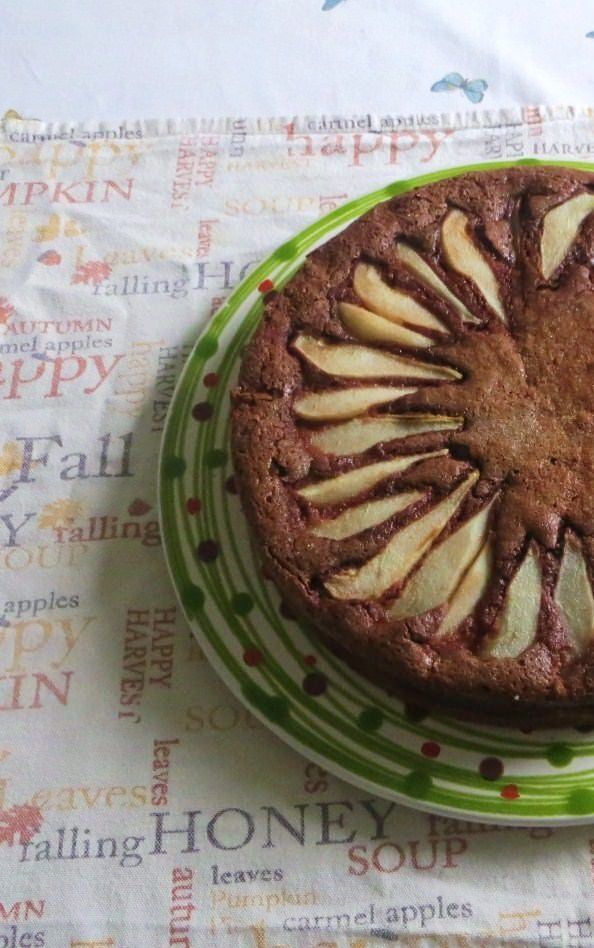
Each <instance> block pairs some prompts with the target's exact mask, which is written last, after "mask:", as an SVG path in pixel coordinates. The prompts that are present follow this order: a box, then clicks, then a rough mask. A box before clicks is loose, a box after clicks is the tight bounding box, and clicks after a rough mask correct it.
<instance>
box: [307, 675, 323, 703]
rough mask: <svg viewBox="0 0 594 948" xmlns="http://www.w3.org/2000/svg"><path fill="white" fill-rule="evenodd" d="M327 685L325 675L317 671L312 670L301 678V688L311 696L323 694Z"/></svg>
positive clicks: (315, 696)
mask: <svg viewBox="0 0 594 948" xmlns="http://www.w3.org/2000/svg"><path fill="white" fill-rule="evenodd" d="M327 687H328V682H327V681H326V676H325V675H320V674H319V672H312V673H311V675H306V676H305V678H304V679H303V690H304V691H305V692H306V693H307V694H308V695H311V696H312V697H313V698H317V697H319V695H323V694H324V692H325V690H326V688H327Z"/></svg>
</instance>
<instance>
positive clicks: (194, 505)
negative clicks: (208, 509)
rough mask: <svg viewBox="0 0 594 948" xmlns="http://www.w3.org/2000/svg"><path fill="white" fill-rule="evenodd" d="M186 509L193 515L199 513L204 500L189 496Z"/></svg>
mask: <svg viewBox="0 0 594 948" xmlns="http://www.w3.org/2000/svg"><path fill="white" fill-rule="evenodd" d="M186 510H187V511H188V513H189V514H191V515H192V516H194V514H199V513H200V511H201V510H202V502H201V501H200V500H198V498H197V497H189V498H188V500H186Z"/></svg>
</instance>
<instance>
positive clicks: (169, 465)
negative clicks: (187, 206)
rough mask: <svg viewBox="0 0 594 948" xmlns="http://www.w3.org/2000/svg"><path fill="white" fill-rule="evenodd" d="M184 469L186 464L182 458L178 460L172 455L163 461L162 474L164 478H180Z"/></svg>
mask: <svg viewBox="0 0 594 948" xmlns="http://www.w3.org/2000/svg"><path fill="white" fill-rule="evenodd" d="M185 469H186V462H185V461H184V459H183V458H178V457H176V456H175V455H174V454H172V455H170V456H169V457H168V458H165V460H164V461H163V474H164V475H165V477H181V476H182V474H183V473H184V471H185Z"/></svg>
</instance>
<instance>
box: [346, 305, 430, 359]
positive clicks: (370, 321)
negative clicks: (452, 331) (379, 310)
mask: <svg viewBox="0 0 594 948" xmlns="http://www.w3.org/2000/svg"><path fill="white" fill-rule="evenodd" d="M338 312H339V314H340V318H341V319H342V322H343V325H344V326H345V327H346V328H347V329H348V331H349V332H350V333H351V335H352V336H356V338H357V339H362V340H363V342H379V343H385V344H387V345H391V346H409V347H412V348H413V349H427V348H429V346H432V345H433V340H432V339H429V337H428V336H422V335H421V334H420V333H418V332H413V330H412V329H407V328H406V326H401V325H400V323H393V322H390V320H389V319H384V317H383V316H376V314H375V313H372V312H370V311H369V310H368V309H364V308H363V307H362V306H355V305H354V303H340V305H339V307H338Z"/></svg>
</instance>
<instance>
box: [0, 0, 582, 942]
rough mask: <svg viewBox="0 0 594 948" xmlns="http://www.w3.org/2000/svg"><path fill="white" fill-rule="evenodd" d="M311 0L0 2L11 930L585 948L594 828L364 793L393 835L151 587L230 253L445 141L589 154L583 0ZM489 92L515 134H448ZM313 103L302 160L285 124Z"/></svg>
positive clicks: (5, 732)
mask: <svg viewBox="0 0 594 948" xmlns="http://www.w3.org/2000/svg"><path fill="white" fill-rule="evenodd" d="M322 3H323V0H296V2H281V0H258V2H253V3H250V4H245V3H238V2H237V0H217V2H212V3H208V4H207V3H204V2H198V3H196V2H193V3H190V2H180V0H177V2H171V3H168V4H161V3H159V4H157V3H155V2H145V3H142V4H140V3H134V2H129V3H126V4H120V3H116V2H115V0H106V2H102V3H89V2H74V0H69V2H61V3H60V4H55V5H52V6H51V7H48V6H47V4H46V5H42V4H41V3H38V2H35V0H28V2H24V3H22V4H18V5H17V4H8V3H4V4H3V5H2V6H3V16H2V29H1V30H0V49H1V56H0V62H2V79H3V81H2V84H1V85H0V89H1V90H2V93H1V94H2V103H1V110H2V111H6V110H8V109H14V110H16V111H17V112H18V113H20V114H21V115H24V116H26V117H27V118H29V119H31V118H34V119H38V120H40V121H28V122H22V121H19V120H8V121H6V122H5V125H4V129H3V132H2V134H1V135H0V363H1V366H0V404H1V405H2V426H1V427H0V723H1V731H0V948H9V946H10V948H32V946H35V948H43V946H47V948H166V946H168V945H182V946H184V945H185V946H204V948H211V946H225V948H234V946H240V948H244V946H246V948H289V946H291V948H293V946H295V948H371V946H376V945H381V944H384V943H387V942H389V941H396V942H397V943H398V944H399V945H406V946H419V948H423V946H446V948H447V946H467V948H474V946H477V945H486V946H489V948H491V946H499V945H506V946H516V945H517V946H520V945H526V944H530V945H534V946H541V948H588V946H593V945H594V923H593V919H592V916H593V915H594V912H593V909H592V905H593V902H592V894H593V889H592V885H593V883H592V878H593V876H592V859H593V855H592V854H593V853H594V838H591V837H594V830H592V831H590V830H589V829H587V828H586V829H584V828H581V829H557V830H555V831H552V830H549V829H532V830H504V829H501V828H498V827H493V826H490V827H486V826H480V825H477V824H470V823H466V822H464V821H457V820H448V819H444V818H440V817H432V816H427V815H424V814H418V813H415V812H413V811H412V810H408V809H406V808H404V807H400V806H393V807H392V806H390V805H389V804H386V803H385V802H382V801H376V806H377V807H380V808H385V810H386V820H385V825H384V826H383V828H382V831H381V832H380V831H379V830H378V827H377V825H375V826H374V824H373V822H372V821H370V819H369V811H368V810H366V809H365V807H364V806H363V805H362V802H361V801H363V800H365V799H366V798H367V795H366V794H364V793H362V792H360V791H358V790H356V789H354V788H352V787H349V786H347V785H346V784H344V783H341V782H340V781H338V780H336V779H334V778H333V777H332V776H330V775H328V774H327V773H326V772H325V771H324V770H322V769H320V768H319V767H317V766H316V765H313V764H311V763H308V762H307V761H306V760H304V759H302V758H301V757H299V756H298V755H297V754H295V753H294V752H293V751H291V750H290V749H288V748H287V747H285V746H284V745H283V744H282V743H281V742H280V741H278V740H277V739H275V738H273V737H272V736H271V735H269V734H268V732H267V731H266V730H265V729H264V728H263V727H262V726H261V725H259V724H258V722H256V721H255V720H254V719H253V718H252V717H251V715H250V714H249V713H248V712H247V711H246V710H245V709H244V708H242V707H241V706H239V705H238V704H237V702H236V701H235V700H234V699H233V698H232V697H231V696H230V694H229V693H228V691H227V690H226V688H225V687H224V686H223V685H222V684H221V682H220V681H219V680H218V678H217V676H216V675H215V674H214V672H212V671H211V669H210V668H209V666H208V665H207V663H206V662H205V660H204V656H203V655H202V653H201V651H200V649H199V647H198V646H197V645H196V643H194V642H193V640H192V639H191V637H190V636H189V634H188V628H187V626H186V624H185V621H184V619H183V617H182V615H181V612H180V609H179V608H178V607H177V605H176V601H175V596H174V594H173V591H172V589H171V585H170V583H169V581H168V578H167V575H166V571H165V567H164V562H163V556H162V551H161V548H160V544H159V537H158V527H157V524H156V509H155V508H156V485H155V474H156V459H157V452H158V447H159V441H160V436H161V430H162V417H163V409H164V407H166V404H167V402H168V399H169V397H170V395H171V390H172V385H173V381H174V378H175V376H176V375H177V373H178V372H179V370H180V369H181V366H182V364H183V361H184V358H185V356H186V354H187V352H188V346H189V344H190V343H191V342H192V341H193V340H194V339H195V338H196V336H197V334H198V332H199V331H200V330H201V328H203V327H204V325H205V324H206V322H207V320H208V318H209V316H210V315H211V313H212V312H213V310H214V309H215V308H216V307H217V306H218V305H220V303H221V301H222V299H223V298H224V297H225V295H226V294H227V293H228V292H229V290H230V289H231V288H232V287H233V286H234V285H236V283H237V282H238V280H239V277H240V273H241V272H242V269H243V268H245V267H246V266H249V265H251V264H253V263H254V262H256V261H257V260H258V259H261V258H262V257H263V256H265V255H266V254H267V253H269V252H270V251H271V250H272V249H273V248H274V247H275V246H277V245H278V244H280V243H281V242H283V241H284V240H286V239H288V238H289V237H290V236H291V235H292V234H293V233H295V232H296V231H297V230H299V229H301V228H302V227H304V226H306V224H308V223H309V222H311V221H312V220H313V219H314V218H315V217H316V216H318V215H319V214H321V213H324V212H325V211H326V210H328V209H329V208H330V207H331V206H334V205H335V204H337V203H340V202H342V201H346V200H348V199H349V198H352V197H355V196H357V195H359V194H364V193H365V192H367V191H370V190H372V189H373V188H375V187H379V186H381V185H383V184H386V183H387V182H389V181H391V180H393V179H394V178H396V177H399V176H406V177H408V176H411V175H412V174H416V173H420V172H421V171H429V170H432V169H434V168H438V167H444V166H447V164H448V161H449V162H450V163H452V155H455V156H456V161H455V162H454V163H461V162H462V160H463V156H466V157H467V159H468V160H469V161H481V160H482V161H484V160H489V159H495V158H503V159H505V158H515V157H518V155H519V154H527V155H534V154H537V153H538V147H540V145H541V144H542V142H544V141H546V142H548V143H549V145H550V146H553V147H554V151H553V155H554V156H555V157H563V156H564V155H567V157H575V145H576V143H578V144H579V145H580V149H581V150H580V152H579V154H580V156H581V157H584V154H589V153H590V152H591V151H592V150H594V137H593V136H592V118H591V115H592V113H591V112H590V110H588V109H587V108H584V109H580V108H578V107H579V106H581V105H584V106H585V105H586V104H587V102H588V101H589V100H591V99H592V98H593V95H592V93H593V91H594V90H593V89H592V88H591V84H592V81H593V78H592V77H594V40H593V39H592V38H589V37H587V36H586V34H587V33H588V32H589V31H590V29H594V10H592V9H590V8H589V5H587V4H585V3H581V4H580V3H569V4H564V5H563V6H560V5H559V4H557V3H553V2H523V3H521V4H520V3H517V2H515V3H512V2H511V0H502V2H500V3H499V4H498V5H497V8H496V9H494V5H487V4H484V3H475V4H474V5H468V4H455V3H450V4H445V3H442V2H436V0H434V2H429V0H423V2H419V3H415V4H412V3H396V2H395V0H383V2H380V0H342V2H340V3H336V4H334V5H333V4H331V3H328V0H327V2H326V4H325V6H327V7H328V9H325V10H324V9H322ZM452 73H460V80H459V81H458V80H454V81H453V88H452V90H451V91H449V92H448V91H431V87H432V86H433V85H434V84H435V83H436V82H438V81H439V80H441V79H443V77H444V76H446V75H449V74H452ZM477 80H482V83H477ZM480 94H482V95H483V99H482V102H481V103H480V107H481V108H485V109H487V110H489V114H488V115H486V117H485V115H484V114H482V115H481V116H480V117H478V119H477V120H476V124H477V125H481V124H486V125H488V124H489V123H490V124H499V125H500V126H501V124H502V123H503V124H505V122H506V121H510V122H513V123H515V124H514V128H513V130H512V131H510V132H509V133H508V132H506V129H505V127H498V128H492V129H486V128H483V130H482V131H480V132H477V133H476V134H474V135H470V136H468V139H465V138H464V136H460V138H459V139H458V137H456V136H457V133H456V134H454V135H452V136H451V141H452V142H458V140H459V141H460V144H459V145H458V144H454V145H451V142H450V137H448V135H445V134H444V132H445V130H448V129H451V128H452V127H454V126H457V127H460V125H463V124H465V121H466V119H464V117H463V116H464V113H466V112H467V111H468V110H470V109H473V108H475V105H474V104H473V103H472V101H471V99H472V98H473V97H474V98H478V96H479V95H480ZM547 100H548V101H550V102H557V103H558V102H566V103H572V104H573V106H575V108H574V109H572V108H569V109H565V110H561V111H558V112H553V111H547V109H542V108H541V109H540V110H539V109H538V108H536V106H535V103H538V102H540V101H547ZM476 107H479V103H476ZM502 107H503V108H505V109H506V110H507V111H506V112H505V113H500V111H499V109H500V108H502ZM295 114H297V115H298V114H302V115H310V116H311V115H316V116H317V118H316V119H315V120H314V119H311V120H308V121H307V122H306V121H305V120H304V121H302V122H301V131H303V132H305V133H306V134H307V136H308V138H307V140H306V139H302V140H301V148H306V147H307V149H309V150H308V151H307V160H306V161H305V160H304V159H303V154H300V152H299V151H298V150H297V148H296V145H295V140H294V139H293V138H291V135H293V134H295V133H296V130H297V129H298V128H299V125H300V120H298V121H297V122H296V124H295V126H294V130H293V132H290V131H288V130H287V122H286V121H280V120H279V121H277V122H272V123H271V122H268V121H267V117H268V116H270V115H277V116H280V115H286V116H291V117H292V116H293V115H295ZM179 115H182V116H199V117H201V118H203V117H210V116H216V115H222V116H225V115H229V116H235V117H236V118H235V119H234V120H233V121H229V122H224V121H221V122H214V123H212V124H209V123H204V122H202V123H201V122H194V121H187V122H182V123H180V122H176V121H174V118H173V117H175V116H179ZM324 115H325V116H326V119H324ZM353 115H358V116H359V118H358V119H357V122H360V124H354V125H352V126H351V124H350V118H351V117H352V116H353ZM138 116H140V117H142V118H151V117H153V116H161V117H162V120H161V121H160V122H136V121H135V119H136V118H137V117H138ZM246 116H247V117H252V118H253V119H254V121H251V122H250V121H248V120H247V119H246ZM332 116H333V117H334V118H335V119H338V121H339V124H335V126H334V128H335V129H336V128H341V129H342V131H341V132H340V133H339V135H338V137H340V139H341V148H334V149H333V150H326V151H324V149H323V147H322V146H323V143H324V141H325V140H326V138H325V134H326V133H325V132H324V131H319V130H320V129H322V130H323V129H324V127H325V125H324V123H325V122H326V123H328V122H329V121H330V118H331V117H332ZM554 116H557V119H555V118H554ZM574 117H575V121H574ZM126 118H127V119H128V121H124V119H126ZM83 119H90V120H97V121H102V122H103V123H104V124H102V125H97V124H94V123H93V122H92V121H90V122H87V123H85V124H72V123H73V122H74V123H77V122H79V121H80V120H83ZM469 121H470V122H471V124H472V123H473V122H474V120H473V117H472V116H470V119H469ZM340 122H342V125H340ZM377 122H384V123H385V124H384V125H383V126H382V127H383V128H390V129H392V132H386V133H385V134H384V135H382V136H379V138H378V136H377V135H375V136H374V135H373V134H372V133H371V132H370V131H369V129H370V128H373V127H376V125H375V123H377ZM44 123H50V124H44ZM390 123H391V124H390ZM349 128H350V129H351V130H350V131H349V130H348V129H349ZM427 128H430V129H431V130H433V131H432V133H431V134H429V133H428V132H427ZM316 129H317V130H318V131H316ZM345 129H346V130H345ZM353 129H354V130H353ZM357 129H359V131H357ZM407 130H408V134H407ZM435 130H436V131H435ZM394 136H396V137H394ZM336 138H337V135H336V134H334V135H333V139H334V143H335V144H336ZM380 139H381V141H380ZM446 139H447V140H448V142H450V144H447V145H444V142H445V141H446ZM466 140H467V141H468V147H467V148H466V146H465V145H464V142H465V141H466ZM304 143H305V144H304ZM450 147H451V148H452V150H451V152H450V151H448V149H449V148H450ZM535 147H536V148H537V151H535ZM465 148H466V151H465V150H464V149H465ZM572 149H573V151H572ZM180 160H181V162H182V164H181V166H180ZM184 162H185V164H184ZM188 162H189V163H190V165H191V169H192V170H191V174H190V178H189V179H187V176H186V177H184V174H183V173H181V172H180V167H181V170H182V172H183V171H184V168H187V164H188ZM266 169H268V171H266ZM270 169H273V170H272V171H271V170H270ZM93 182H94V183H93ZM188 274H190V276H191V275H192V274H196V275H198V274H201V276H200V278H199V279H198V278H197V279H196V280H195V281H193V282H192V283H191V285H190V283H189V281H188ZM135 280H136V282H135ZM153 286H157V287H159V289H158V290H150V292H149V289H150V288H151V287H153ZM124 287H126V290H125V291H124ZM134 287H135V289H134ZM143 287H144V288H145V289H143ZM147 287H148V288H149V289H146V288H147ZM126 524H127V525H128V526H127V527H126ZM300 806H303V807H305V808H306V810H305V812H306V813H307V821H306V823H307V832H306V835H305V839H304V843H303V845H299V844H298V843H297V842H296V840H295V838H294V836H291V834H290V832H287V831H286V828H285V830H283V829H282V824H281V823H279V822H278V819H276V821H275V824H274V825H275V828H276V829H277V830H278V829H279V827H280V831H278V832H276V834H275V838H274V845H268V844H267V827H266V814H267V813H269V812H270V808H275V810H276V811H277V812H278V814H280V816H281V817H282V816H283V815H284V817H285V819H286V820H289V819H290V818H291V814H293V815H294V814H295V812H297V811H296V810H295V807H300ZM188 811H191V812H193V811H200V813H199V815H197V816H196V817H195V821H196V822H195V826H196V834H195V836H194V837H193V838H190V837H188V834H187V832H182V830H183V828H184V826H185V827H186V829H187V826H188V819H189V817H188V815H187V813H188ZM238 812H240V813H242V814H244V815H243V816H242V817H241V819H243V820H244V821H245V820H247V821H248V824H249V825H250V826H251V825H252V824H253V827H254V832H253V834H252V835H250V834H248V836H249V839H248V838H247V837H246V839H245V841H244V842H243V843H242V844H241V846H237V847H236V846H235V842H234V840H235V839H236V837H235V836H234V835H233V834H234V832H235V831H236V826H234V823H233V819H234V816H235V817H237V815H238ZM382 812H383V809H382ZM165 814H167V815H165ZM245 814H247V816H246V815H245ZM324 814H325V815H324ZM334 818H340V819H342V818H345V819H344V837H343V838H344V841H343V842H334V843H333V842H331V840H330V838H329V834H328V827H327V825H326V830H324V829H323V826H322V823H323V821H324V820H326V821H328V820H332V819H334ZM192 819H194V818H192ZM332 825H337V824H332ZM160 829H166V830H170V831H171V830H176V829H177V830H178V831H179V832H177V833H170V834H169V835H165V836H162V835H160ZM101 840H103V842H101ZM389 859H391V860H392V862H389ZM224 873H227V875H226V876H225V879H224V881H223V882H221V878H222V875H223V874H224ZM345 918H346V921H345ZM356 918H357V919H358V921H356V920H355V919H356ZM299 920H301V921H299Z"/></svg>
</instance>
